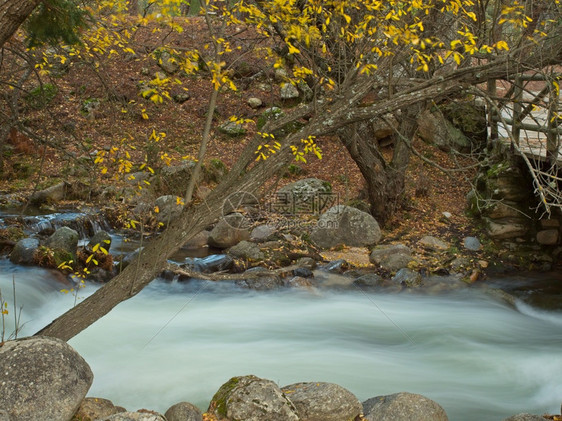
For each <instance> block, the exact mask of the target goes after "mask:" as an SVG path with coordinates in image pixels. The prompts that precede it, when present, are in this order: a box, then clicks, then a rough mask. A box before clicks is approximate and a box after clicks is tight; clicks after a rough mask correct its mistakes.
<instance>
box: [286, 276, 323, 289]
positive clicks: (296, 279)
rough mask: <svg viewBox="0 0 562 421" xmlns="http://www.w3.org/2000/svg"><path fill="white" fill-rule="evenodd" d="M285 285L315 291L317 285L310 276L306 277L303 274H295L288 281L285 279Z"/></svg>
mask: <svg viewBox="0 0 562 421" xmlns="http://www.w3.org/2000/svg"><path fill="white" fill-rule="evenodd" d="M285 286H287V287H290V288H300V289H306V290H308V291H313V290H314V288H315V287H316V281H315V280H313V279H310V278H304V277H302V276H293V277H292V278H291V279H289V280H288V281H285Z"/></svg>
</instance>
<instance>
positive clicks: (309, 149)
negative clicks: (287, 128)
mask: <svg viewBox="0 0 562 421" xmlns="http://www.w3.org/2000/svg"><path fill="white" fill-rule="evenodd" d="M315 139H316V136H308V137H307V138H306V139H301V144H302V149H300V148H299V147H298V146H295V145H291V151H292V152H293V155H294V156H295V161H302V162H304V163H306V162H307V161H306V158H305V156H306V155H307V154H309V153H314V155H316V157H317V158H318V159H322V150H321V149H320V147H319V146H318V145H317V144H316V142H315Z"/></svg>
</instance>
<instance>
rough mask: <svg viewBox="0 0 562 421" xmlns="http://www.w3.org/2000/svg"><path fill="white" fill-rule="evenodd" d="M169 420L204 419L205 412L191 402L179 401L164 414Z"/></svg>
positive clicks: (193, 420) (192, 420)
mask: <svg viewBox="0 0 562 421" xmlns="http://www.w3.org/2000/svg"><path fill="white" fill-rule="evenodd" d="M164 416H165V417H166V420H167V421H203V414H202V413H201V411H200V410H199V408H197V407H196V406H195V405H193V404H191V403H189V402H179V403H176V404H175V405H173V406H171V407H170V408H169V409H168V410H167V411H166V413H165V414H164Z"/></svg>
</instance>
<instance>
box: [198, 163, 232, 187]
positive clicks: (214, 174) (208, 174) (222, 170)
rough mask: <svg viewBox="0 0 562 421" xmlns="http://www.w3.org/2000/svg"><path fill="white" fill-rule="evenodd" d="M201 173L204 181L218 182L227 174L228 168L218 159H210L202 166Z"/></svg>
mask: <svg viewBox="0 0 562 421" xmlns="http://www.w3.org/2000/svg"><path fill="white" fill-rule="evenodd" d="M203 174H204V175H203V177H204V180H205V181H206V182H212V183H219V182H220V181H221V180H222V178H223V177H224V176H226V175H227V174H228V168H227V166H226V164H225V163H224V162H222V161H221V160H220V159H211V160H210V161H209V163H208V164H207V165H205V166H204V167H203Z"/></svg>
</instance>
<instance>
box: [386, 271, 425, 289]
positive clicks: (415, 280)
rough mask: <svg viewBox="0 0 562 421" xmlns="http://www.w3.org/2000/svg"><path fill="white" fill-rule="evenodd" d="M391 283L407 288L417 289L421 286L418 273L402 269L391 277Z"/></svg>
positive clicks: (420, 278)
mask: <svg viewBox="0 0 562 421" xmlns="http://www.w3.org/2000/svg"><path fill="white" fill-rule="evenodd" d="M392 282H394V283H396V284H400V285H404V286H407V287H419V286H421V284H422V277H421V275H420V274H419V273H418V272H416V271H414V270H411V269H407V268H404V269H400V270H399V271H398V272H396V275H394V276H393V277H392Z"/></svg>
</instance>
